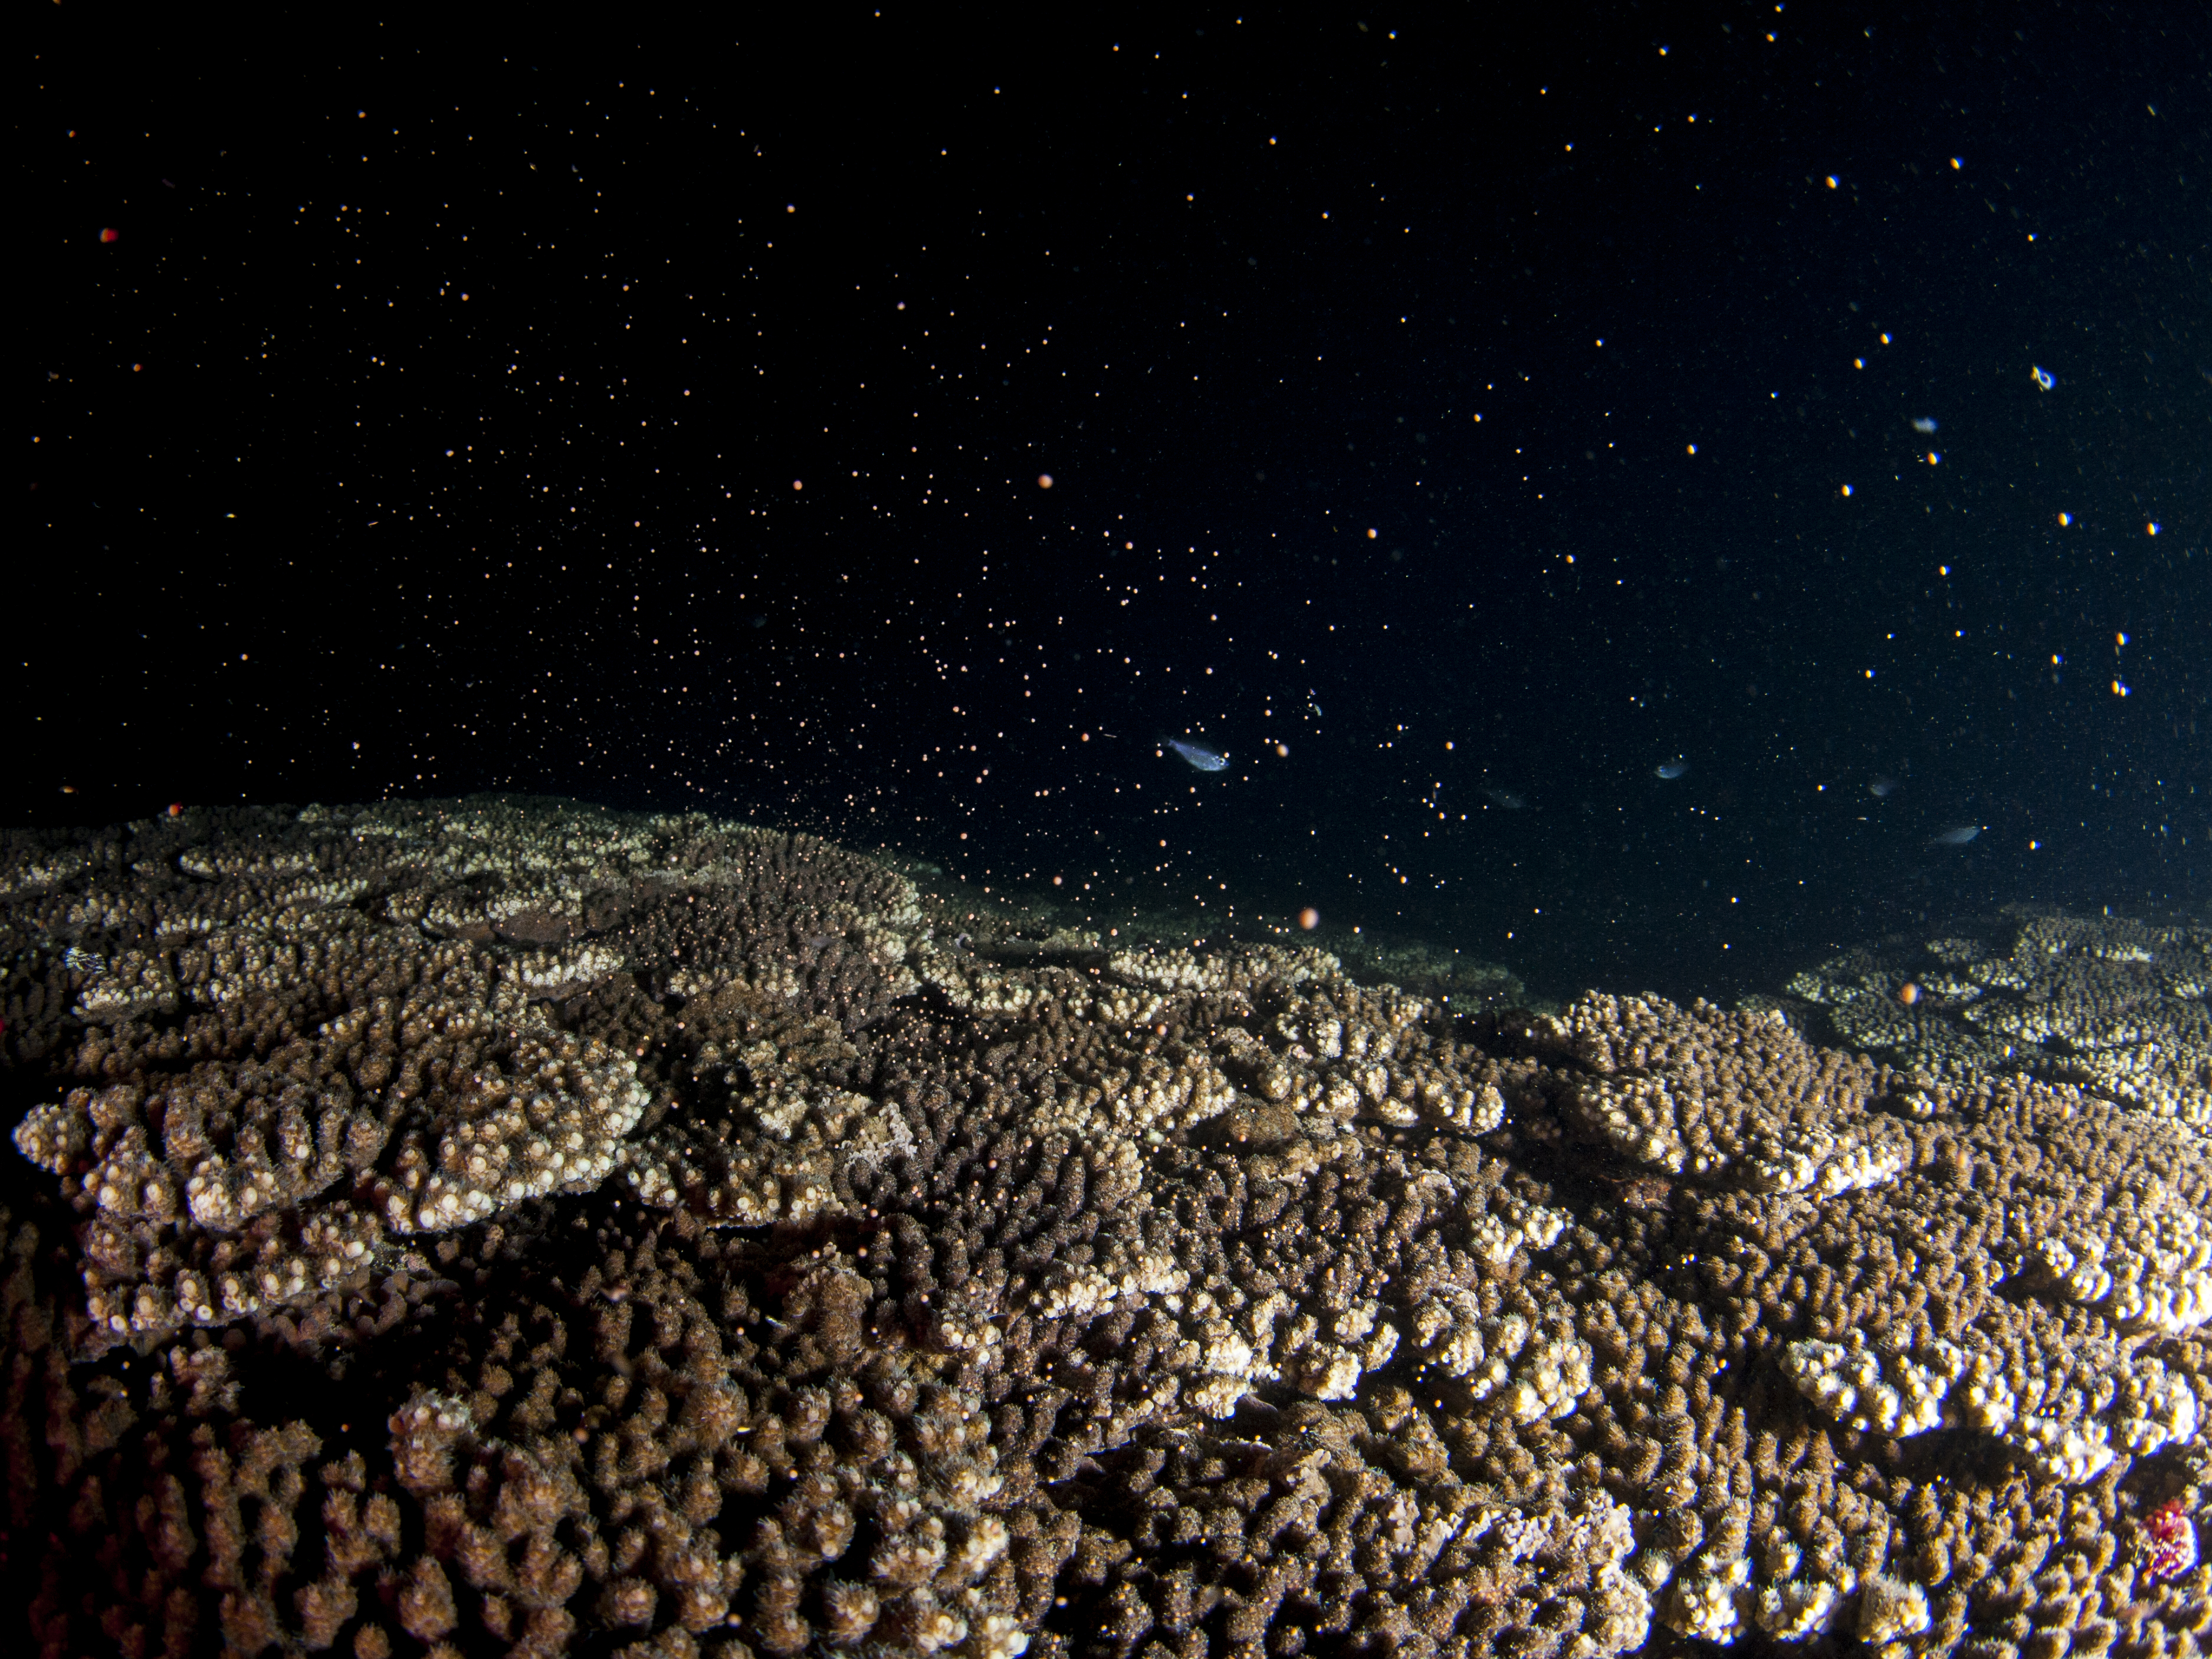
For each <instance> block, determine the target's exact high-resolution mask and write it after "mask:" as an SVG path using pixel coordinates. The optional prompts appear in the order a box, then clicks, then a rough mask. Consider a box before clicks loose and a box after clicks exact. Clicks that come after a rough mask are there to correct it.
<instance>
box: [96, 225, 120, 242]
mask: <svg viewBox="0 0 2212 1659" xmlns="http://www.w3.org/2000/svg"><path fill="white" fill-rule="evenodd" d="M122 237H123V233H122V232H121V231H119V230H118V229H116V228H115V227H114V226H113V225H109V226H106V228H103V229H102V230H101V231H100V240H101V241H103V242H114V241H119V240H122Z"/></svg>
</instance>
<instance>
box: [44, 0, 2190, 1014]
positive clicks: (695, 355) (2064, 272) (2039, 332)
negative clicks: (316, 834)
mask: <svg viewBox="0 0 2212 1659" xmlns="http://www.w3.org/2000/svg"><path fill="white" fill-rule="evenodd" d="M945 10H946V9H944V8H932V9H915V10H912V11H908V10H903V9H896V8H889V9H885V10H884V12H882V13H880V14H879V13H878V12H877V11H876V10H875V9H873V8H870V7H860V8H848V9H827V8H807V9H804V11H805V19H804V21H797V20H794V19H793V18H788V17H787V18H782V19H780V20H779V21H776V22H775V23H774V24H772V25H763V26H762V27H758V28H754V27H735V26H732V27H729V28H726V29H723V30H721V31H720V32H713V31H708V32H697V31H694V32H690V33H683V34H678V33H648V34H645V35H642V36H641V35H640V34H638V33H636V32H635V29H630V30H629V32H623V31H620V30H614V29H608V30H605V31H604V32H598V33H585V34H574V35H563V36H560V37H557V38H549V37H545V36H544V35H542V34H540V33H538V32H536V31H535V30H529V31H524V30H517V31H516V32H514V33H512V34H510V35H506V36H501V37H491V36H476V37H471V38H457V37H455V36H454V35H453V34H452V33H451V32H450V31H449V30H447V29H445V28H434V27H428V26H426V25H424V24H422V23H420V22H408V21H401V20H393V21H389V22H379V21H375V20H373V19H368V18H364V19H362V21H360V22H359V24H358V25H357V26H356V27H349V28H346V29H343V30H342V31H337V32H334V31H333V30H332V29H331V27H330V26H329V25H328V24H327V23H319V24H318V25H316V27H315V28H314V30H313V31H312V32H294V31H288V30H286V29H283V28H280V27H270V25H269V24H268V23H267V22H266V21H259V22H256V23H254V24H252V25H250V26H249V25H246V24H240V23H237V22H234V21H222V20H216V21H209V20H207V19H205V18H195V19H194V20H193V21H192V22H191V25H190V27H182V26H163V27H148V26H146V25H144V24H143V23H134V24H132V25H131V26H129V27H123V26H121V25H119V24H118V22H117V21H116V20H115V18H114V16H113V15H112V14H106V13H96V12H94V11H91V10H89V9H64V10H51V9H50V10H48V11H46V12H42V13H41V14H40V15H39V16H38V17H37V19H36V20H35V23H34V25H33V28H32V29H31V31H30V33H31V35H32V37H33V44H34V46H35V48H36V51H37V53H38V56H37V60H36V63H35V65H34V73H35V79H36V82H37V86H36V89H35V93H34V94H33V96H32V97H30V98H29V99H27V100H25V101H24V103H23V104H22V105H21V115H20V116H19V125H18V128H17V131H18V145H19V152H20V153H21V155H23V157H24V164H23V172H22V173H21V175H20V176H21V177H22V178H23V179H24V181H25V184H26V186H27V188H26V189H25V191H24V193H23V196H22V200H23V201H24V202H25V203H26V204H27V207H26V210H25V211H24V212H23V214H22V215H21V237H22V240H21V247H22V249H23V254H22V257H21V260H20V262H19V263H20V266H21V270H23V271H24V273H25V275H26V277H27V282H26V283H25V285H24V286H23V287H19V289H18V295H19V300H18V304H19V307H21V316H22V319H23V328H24V332H25V335H26V336H27V339H28V342H29V349H28V350H27V352H25V353H23V354H21V356H22V360H23V361H22V365H21V373H22V374H24V375H25V376H26V377H27V380H29V382H30V385H31V387H32V391H33V396H32V398H31V399H30V403H31V412H30V419H29V421H28V422H27V425H28V428H29V430H28V432H27V450H28V456H29V462H28V465H27V469H26V479H25V483H26V493H25V494H24V495H23V496H22V497H21V500H23V501H24V502H25V509H24V523H23V525H22V526H21V529H20V530H19V532H18V533H17V535H16V536H15V538H13V540H14V543H15V549H16V551H15V555H14V556H13V557H12V558H11V560H10V563H11V565H12V566H13V567H14V568H15V575H14V576H13V578H11V580H10V587H11V589H12V598H11V601H10V603H9V616H10V619H11V620H10V626H9V640H10V644H11V647H12V649H11V661H10V666H11V670H12V676H11V678H13V681H14V684H13V689H12V690H11V691H10V692H9V705H10V708H11V709H12V711H13V714H14V719H13V720H12V722H11V724H12V727H13V731H14V735H15V744H14V751H13V761H14V763H13V764H12V765H11V766H10V767H9V768H8V769H7V776H8V781H9V801H8V803H7V810H6V816H7V819H8V821H9V822H15V823H50V824H52V823H100V822H106V821H112V820H115V819H118V818H124V817H136V816H143V815H146V814H149V813H153V812H157V811H161V810H162V809H163V808H164V807H165V806H166V805H167V804H169V803H170V802H172V801H191V802H222V801H238V800H246V799H251V800H256V801H295V802H303V801H307V800H310V799H325V800H348V799H371V798H375V797H379V796H381V795H384V794H387V793H398V794H440V795H446V794H454V793H461V792H464V791H467V790H475V789H486V788H495V789H513V790H520V791H532V792H553V793H565V794H572V795H577V796H580V797H583V798H586V799H594V800H599V801H603V802H605V803H608V804H611V805H623V806H651V807H654V808H659V809H663V810H690V809H695V808H696V809H704V810H708V811H714V812H717V813H724V814H732V815H739V816H748V817H756V818H761V819H764V820H769V821H774V822H777V823H787V824H792V825H795V826H801V827H805V828H809V829H817V830H821V831H823V832H825V833H828V834H830V835H833V836H838V837H840V838H842V839H845V840H848V841H849V842H854V843H855V844H859V845H863V846H893V847H896V848H902V849H903V850H905V851H907V852H908V853H911V854H915V855H918V856H921V857H923V858H927V859H930V860H936V861H939V862H941V863H943V864H945V866H948V867H950V868H952V869H954V870H957V871H958V872H961V873H963V874H967V875H969V876H970V877H972V878H975V880H976V881H978V882H979V883H981V882H988V883H990V884H993V885H994V887H999V886H1004V885H1006V884H1012V886H1014V887H1015V888H1017V889H1018V890H1042V891H1043V892H1045V893H1047V894H1048V895H1049V896H1054V897H1060V898H1063V899H1072V900H1073V901H1074V902H1075V903H1076V904H1077V905H1079V906H1081V907H1083V908H1082V909H1081V910H1080V914H1084V915H1091V916H1095V917H1096V918H1097V921H1098V923H1099V924H1100V925H1109V924H1110V923H1111V922H1112V921H1114V919H1115V917H1117V916H1118V917H1121V918H1124V919H1126V918H1127V915H1129V912H1130V907H1131V906H1132V905H1133V904H1139V903H1141V904H1146V905H1163V904H1168V903H1174V904H1178V905H1182V906H1184V907H1186V908H1189V907H1190V906H1191V904H1192V902H1193V901H1194V900H1199V899H1201V898H1202V899H1203V900H1204V902H1205V903H1206V906H1207V908H1206V910H1205V911H1203V912H1199V913H1197V914H1199V915H1203V916H1204V917H1206V919H1207V920H1208V921H1212V919H1213V918H1217V917H1221V916H1224V915H1227V914H1228V913H1229V912H1230V911H1231V909H1232V908H1233V910H1234V913H1235V915H1236V917H1237V921H1238V922H1239V924H1240V925H1242V926H1243V927H1247V928H1248V929H1249V928H1251V927H1255V926H1257V925H1259V924H1261V922H1262V921H1264V920H1265V919H1267V918H1271V917H1272V918H1277V919H1279V918H1280V917H1282V916H1284V915H1287V914H1288V913H1290V912H1291V911H1294V910H1295V909H1297V908H1298V907H1299V906H1301V905H1304V904H1313V905H1316V906H1317V907H1319V908H1320V910H1321V912H1322V915H1324V916H1325V917H1326V918H1327V919H1328V923H1329V924H1330V925H1331V926H1337V925H1343V926H1351V925H1355V924H1356V925H1360V926H1362V927H1364V928H1367V929H1369V930H1372V931H1379V932H1381V933H1384V934H1389V933H1412V934H1419V935H1422V936H1425V937H1427V938H1429V939H1434V940H1437V941H1440V942H1442V943H1443V944H1446V945H1454V946H1457V947H1459V948H1462V949H1463V950H1465V951H1468V952H1470V953H1476V954H1481V955H1485V956H1490V957H1498V958H1501V959H1504V960H1506V961H1509V962H1511V963H1514V964H1516V966H1517V967H1519V968H1520V969H1522V971H1523V972H1525V973H1527V974H1528V975H1529V976H1530V977H1531V979H1532V980H1533V981H1535V982H1537V983H1538V984H1539V985H1540V986H1541V987H1543V988H1546V989H1549V990H1554V991H1558V990H1571V989H1573V988H1575V987H1577V986H1578V985H1580V984H1583V983H1588V982H1596V983H1602V984H1609V985H1619V986H1625V987H1644V986H1652V987H1658V988H1662V989H1667V990H1670V991H1673V992H1674V993H1676V994H1686V993H1690V992H1697V991H1703V992H1708V993H1712V994H1720V993H1723V992H1726V991H1729V990H1730V989H1733V988H1736V987H1740V986H1744V985H1750V984H1759V983H1766V984H1771V983H1772V982H1773V981H1774V980H1775V977H1776V975H1778V974H1780V973H1782V972H1784V971H1785V970H1786V969H1787V968H1789V967H1790V966H1793V965H1796V964H1799V963H1802V962H1804V961H1805V960H1807V959H1808V957H1814V956H1817V955H1818V954H1820V952H1821V951H1824V950H1825V949H1826V947H1827V946H1828V945H1831V944H1832V943H1835V942H1838V941H1843V940H1848V939H1856V938H1862V937H1865V936H1867V935H1869V934H1870V933H1876V932H1879V931H1881V930H1882V929H1884V928H1887V927H1896V926H1908V925H1917V924H1918V923H1919V922H1920V921H1922V920H1923V918H1932V917H1936V916H1938V915H1947V914H1951V913H1954V912H1959V911H1963V910H1967V909H1972V908H1977V907H1980V906H1984V905H1987V904H1990V903H1993V902H2002V901H2005V900H2012V899H2039V900H2057V901H2062V902H2072V903H2077V904H2078V903H2091V904H2096V903H2111V904H2112V905H2113V906H2114V907H2115V908H2123V907H2125V908H2130V909H2132V910H2136V911H2138V912H2142V911H2155V910H2165V909H2168V908H2173V907H2177V906H2187V905H2201V904H2202V902H2203V898H2204V896H2205V891H2206V875H2205V871H2206V863H2205V860H2204V856H2203V854H2204V848H2205V839H2206V836H2208V834H2212V823H2209V822H2208V818H2212V814H2208V811H2207V802H2208V799H2212V783H2208V775H2207V769H2206V768H2205V765H2204V761H2203V754H2204V750H2203V733H2202V732H2201V729H2200V728H2201V726H2203V722H2204V717H2205V714H2206V708H2205V704H2206V700H2207V697H2208V696H2212V628H2208V622H2212V603H2208V601H2209V600H2212V562H2208V556H2207V551H2206V526H2207V523H2208V519H2212V513H2208V504H2209V503H2212V489H2209V488H2208V485H2209V484H2212V476H2209V473H2212V281H2208V278H2212V254H2208V244H2212V235H2208V231H2212V213H2208V211H2207V205H2206V192H2205V181H2206V177H2207V174H2208V173H2212V155H2208V153H2207V152H2208V149H2212V137H2208V135H2212V100H2208V98H2207V95H2206V88H2207V85H2208V71H2209V70H2212V25H2208V23H2207V21H2206V14H2205V12H2204V10H2203V8H2202V7H2200V6H2197V5H2172V6H2156V5H2130V6H2124V7H2085V6H2070V5H2069V6H2053V5H2020V6H2005V7H1984V8H1962V7H1958V6H1951V5H1942V6H1926V7H1875V8H1865V7H1862V8H1835V7H1813V6H1803V5H1792V6H1790V7H1789V8H1788V9H1782V8H1778V7H1775V6H1773V5H1771V3H1770V4H1766V5H1763V6H1761V5H1712V6H1702V7H1671V8H1668V7H1633V6H1601V7H1583V8H1551V9H1525V10H1526V11H1527V12H1528V15H1526V16H1524V17H1523V19H1522V21H1521V22H1519V23H1518V24H1516V25H1515V26H1513V27H1499V26H1498V23H1497V21H1495V18H1494V16H1493V15H1492V14H1493V12H1494V11H1495V9H1491V8H1483V9H1477V10H1475V11H1473V12H1467V13H1452V14H1444V13H1443V12H1442V9H1421V11H1419V13H1417V14H1408V15H1405V16H1401V17H1393V16H1391V15H1386V14H1382V13H1375V14H1364V15H1363V14H1358V13H1352V12H1331V13H1326V14H1323V13H1314V12H1297V13H1279V12H1278V13H1266V14H1262V13H1260V12H1256V11H1255V12H1243V13H1239V12H1236V11H1231V10H1203V11H1199V12H1194V13H1192V14H1190V15H1188V16H1187V17H1186V18H1185V19H1184V20H1183V21H1178V22H1176V23H1175V24H1173V25H1172V26H1169V25H1166V24H1147V25H1140V26H1132V27H1126V28H1121V29H1118V30H1117V29H1116V28H1115V27H1109V25H1107V24H1105V23H1101V24H1099V25H1098V26H1097V27H1084V26H1080V25H1078V26H1074V27H1067V26H1064V25H1054V26H1051V27H1046V26H1043V25H1041V24H1039V23H1037V22H1036V21H1034V20H1032V21H1028V22H1020V21H1011V22H1007V23H1005V24H991V25H983V24H975V23H953V22H949V21H946V19H945V17H944V16H942V15H938V14H941V13H943V12H944V11H945ZM1446 16H1449V18H1451V19H1454V20H1455V21H1439V20H1440V18H1443V17H1446ZM1693 116H1694V120H1692V117H1693ZM1954 158H1955V164H1954ZM106 229H112V230H113V231H114V232H115V233H116V234H115V236H114V238H113V240H107V241H103V240H101V233H102V232H103V230H106ZM1885 336H1886V337H1887V343H1884V337H1885ZM1857 365H1863V367H1860V366H1857ZM2034 368H2044V369H2045V370H2047V371H2048V372H2049V373H2050V374H2052V375H2053V376H2054V377H2055V380H2056V384H2055V385H2054V386H2052V387H2051V389H2050V390H2048V391H2045V390H2044V389H2043V388H2041V387H2040V386H2039V385H2038V383H2037V381H2036V380H2035V379H2034V377H2033V372H2032V371H2033V369H2034ZM1478 416H1480V419H1479V420H1478V418H1477V417H1478ZM1915 418H1934V419H1936V421H1937V422H1938V426H1937V428H1936V431H1935V432H1934V433H1933V434H1932V435H1929V434H1923V433H1922V432H1920V431H1917V430H1916V429H1915V428H1914V427H1913V426H1912V425H1911V421H1912V420H1913V419H1915ZM1692 446H1694V452H1693V451H1692ZM1931 454H1933V455H1936V456H1938V457H1940V459H1937V460H1933V461H1931V460H1930V459H1929V457H1930V455H1931ZM1045 476H1049V477H1050V478H1051V479H1052V483H1051V485H1050V487H1049V488H1047V487H1045V486H1043V485H1042V483H1040V480H1041V478H1042V477H1045ZM1846 484H1848V485H1850V495H1844V493H1843V489H1844V485H1846ZM2061 513H2064V514H2066V515H2068V517H2069V520H2070V522H2069V523H2067V524H2064V525H2062V524H2061V522H2060V518H2059V515H2060V514H2061ZM2154 524H2155V525H2156V526H2158V529H2157V532H2156V533H2155V534H2153V533H2152V532H2151V531H2150V530H2149V526H2151V525H2154ZM2122 635H2124V636H2125V641H2126V642H2125V644H2124V646H2123V645H2122V644H2121V643H2120V639H2121V636H2122ZM2120 684H2124V685H2125V686H2126V687H2127V689H2128V690H2127V695H2125V696H2122V695H2120V694H2119V693H2118V691H2117V690H2115V687H2116V685H2120ZM1316 711H1318V713H1317V712H1316ZM1165 736H1184V737H1188V738H1194V739H1197V740H1199V741H1201V742H1205V743H1208V744H1213V745H1216V746H1218V747H1221V748H1225V749H1226V750H1228V751H1229V752H1230V754H1231V764H1230V766H1229V767H1228V768H1227V769H1225V770H1224V771H1222V772H1219V773H1218V774H1200V773H1197V772H1194V771H1193V770H1191V769H1188V768H1187V767H1185V766H1183V765H1182V763H1180V762H1178V761H1176V760H1174V759H1172V758H1170V757H1164V756H1163V754H1162V753H1161V751H1160V750H1159V749H1158V739H1160V738H1163V737H1165ZM1278 745H1279V748H1280V750H1282V751H1283V752H1279V751H1278ZM1677 754H1679V755H1680V756H1681V757H1684V758H1686V760H1687V761H1688V762H1689V767H1690V769H1689V770H1688V772H1687V773H1686V775H1684V776H1682V777H1680V778H1679V779H1675V780H1673V781H1663V780H1661V779H1659V778H1658V777H1657V776H1656V775H1655V772H1654V768H1655V766H1656V764H1657V763H1659V762H1661V761H1663V760H1666V759H1668V757H1672V756H1674V755H1677ZM1877 775H1887V776H1891V777H1893V778H1895V779H1897V780H1898V781H1899V785H1900V787H1899V788H1898V790H1897V791H1896V792H1895V793H1893V794H1892V795H1890V796H1889V797H1888V798H1887V799H1880V800H1877V799H1875V797H1874V796H1873V795H1872V794H1871V793H1869V789H1868V784H1869V781H1871V780H1872V779H1873V778H1875V776H1877ZM1486 789H1492V790H1497V791H1499V792H1501V794H1503V795H1508V796H1510V797H1511V798H1512V799H1518V800H1520V801H1522V802H1523V803H1524V805H1522V807H1521V808H1519V809H1518V810H1510V809H1509V808H1507V807H1506V806H1505V805H1504V804H1503V802H1502V801H1501V800H1500V799H1494V798H1492V797H1491V796H1488V795H1486V794H1485V793H1484V791H1485V790H1486ZM1965 824H1978V825H1981V826H1984V828H1983V829H1982V833H1981V834H1980V835H1979V836H1978V838H1977V839H1976V840H1975V841H1973V842H1971V843H1970V844H1968V845H1966V846H1963V847H1955V848H1954V847H1943V846H1931V845H1930V844H1929V843H1930V842H1931V838H1933V837H1934V836H1936V835H1938V834H1939V833H1941V832H1942V831H1943V830H1946V829H1952V828H1954V827H1957V826H1960V825H1965ZM963 837H964V838H963ZM1053 875H1060V876H1061V877H1062V878H1063V880H1064V883H1065V884H1064V885H1063V886H1062V887H1061V888H1060V889H1057V890H1055V889H1053V888H1051V887H1050V886H1049V885H1046V884H1048V881H1049V878H1050V877H1052V876H1053ZM1086 881H1087V882H1090V883H1091V884H1092V885H1091V888H1090V889H1089V890H1085V889H1084V888H1083V885H1082V884H1083V883H1085V882H1086Z"/></svg>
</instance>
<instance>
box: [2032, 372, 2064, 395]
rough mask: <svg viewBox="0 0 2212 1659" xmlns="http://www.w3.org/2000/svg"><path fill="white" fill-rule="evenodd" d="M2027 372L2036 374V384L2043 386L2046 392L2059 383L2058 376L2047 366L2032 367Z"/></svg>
mask: <svg viewBox="0 0 2212 1659" xmlns="http://www.w3.org/2000/svg"><path fill="white" fill-rule="evenodd" d="M2027 372H2028V373H2029V374H2033V375H2034V376H2035V383H2036V385H2038V386H2041V387H2042V388H2043V389H2044V390H2045V392H2048V391H2050V390H2051V387H2053V386H2057V384H2058V377H2057V375H2056V374H2052V373H2051V371H2050V370H2049V369H2047V368H2030V369H2029V370H2028V371H2027Z"/></svg>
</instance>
